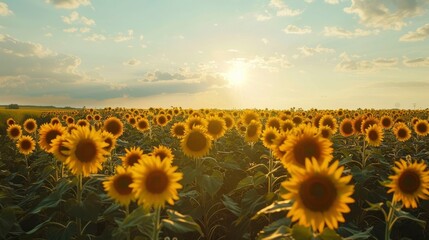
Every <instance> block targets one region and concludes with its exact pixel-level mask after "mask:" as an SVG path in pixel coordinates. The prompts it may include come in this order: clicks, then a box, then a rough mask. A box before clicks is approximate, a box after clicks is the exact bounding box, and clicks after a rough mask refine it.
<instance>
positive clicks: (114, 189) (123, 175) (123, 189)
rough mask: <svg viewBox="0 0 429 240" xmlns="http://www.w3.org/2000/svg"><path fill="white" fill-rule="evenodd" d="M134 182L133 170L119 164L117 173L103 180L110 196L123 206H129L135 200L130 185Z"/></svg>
mask: <svg viewBox="0 0 429 240" xmlns="http://www.w3.org/2000/svg"><path fill="white" fill-rule="evenodd" d="M132 183H133V175H132V172H131V170H129V169H127V168H123V167H122V166H117V167H116V173H115V175H113V176H110V177H109V178H107V180H106V181H104V182H103V187H104V190H105V191H106V192H107V195H109V197H111V198H112V199H113V200H115V201H116V202H117V203H119V204H121V205H123V206H128V205H129V204H130V202H131V201H133V200H135V195H134V193H133V189H132V188H131V187H130V185H131V184H132Z"/></svg>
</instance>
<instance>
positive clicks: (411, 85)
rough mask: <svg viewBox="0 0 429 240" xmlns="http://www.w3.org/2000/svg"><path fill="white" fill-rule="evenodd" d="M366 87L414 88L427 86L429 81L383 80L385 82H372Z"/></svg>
mask: <svg viewBox="0 0 429 240" xmlns="http://www.w3.org/2000/svg"><path fill="white" fill-rule="evenodd" d="M367 87H368V88H397V89H404V88H415V89H422V88H429V82H424V81H406V82H398V81H395V82H394V81H385V82H378V83H374V84H371V85H369V86H367Z"/></svg>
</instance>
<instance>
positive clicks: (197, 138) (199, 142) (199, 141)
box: [186, 132, 207, 152]
mask: <svg viewBox="0 0 429 240" xmlns="http://www.w3.org/2000/svg"><path fill="white" fill-rule="evenodd" d="M186 146H187V147H188V148H189V150H191V151H193V152H199V151H201V150H203V149H204V148H206V146H207V138H206V136H205V135H204V133H201V132H191V133H189V136H188V140H187V141H186Z"/></svg>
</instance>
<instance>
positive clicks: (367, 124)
mask: <svg viewBox="0 0 429 240" xmlns="http://www.w3.org/2000/svg"><path fill="white" fill-rule="evenodd" d="M372 125H380V121H378V119H377V118H374V117H368V118H366V119H365V120H363V121H362V126H361V132H362V133H366V130H367V129H368V128H369V127H371V126H372Z"/></svg>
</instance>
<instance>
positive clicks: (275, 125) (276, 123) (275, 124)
mask: <svg viewBox="0 0 429 240" xmlns="http://www.w3.org/2000/svg"><path fill="white" fill-rule="evenodd" d="M268 126H269V127H273V128H275V129H277V130H279V129H280V122H279V121H277V120H272V121H270V122H269V123H268Z"/></svg>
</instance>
